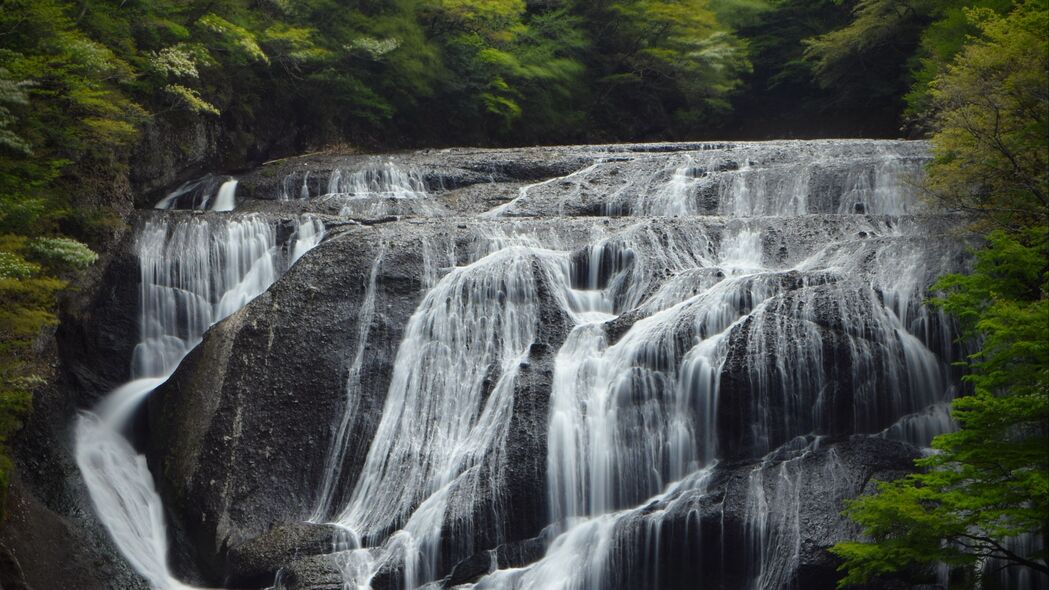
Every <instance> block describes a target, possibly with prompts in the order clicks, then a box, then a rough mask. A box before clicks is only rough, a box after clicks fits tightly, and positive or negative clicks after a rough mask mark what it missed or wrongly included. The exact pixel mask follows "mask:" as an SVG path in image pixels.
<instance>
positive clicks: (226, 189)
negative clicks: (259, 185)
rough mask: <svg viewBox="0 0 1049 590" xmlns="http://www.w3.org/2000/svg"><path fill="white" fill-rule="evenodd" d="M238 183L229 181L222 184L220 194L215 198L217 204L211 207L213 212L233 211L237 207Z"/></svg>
mask: <svg viewBox="0 0 1049 590" xmlns="http://www.w3.org/2000/svg"><path fill="white" fill-rule="evenodd" d="M236 196H237V181H236V180H227V181H226V182H224V183H222V186H221V187H219V192H218V194H217V195H216V196H215V204H214V205H213V206H212V207H211V210H212V211H232V210H234V209H235V208H236V207H237V199H236Z"/></svg>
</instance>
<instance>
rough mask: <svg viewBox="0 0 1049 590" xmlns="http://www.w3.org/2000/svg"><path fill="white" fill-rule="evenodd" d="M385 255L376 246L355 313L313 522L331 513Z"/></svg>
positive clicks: (354, 409) (353, 411)
mask: <svg viewBox="0 0 1049 590" xmlns="http://www.w3.org/2000/svg"><path fill="white" fill-rule="evenodd" d="M385 256H386V244H385V243H382V244H380V246H379V252H378V254H376V255H375V262H374V263H372V268H371V272H370V273H369V274H368V286H367V287H366V289H365V292H364V300H363V301H362V302H361V307H360V310H358V312H357V349H356V351H355V352H354V354H353V361H352V363H351V364H350V370H349V374H348V375H347V377H346V401H345V408H344V409H343V413H342V420H340V421H339V426H338V428H337V429H336V431H335V439H334V441H333V442H332V445H331V448H330V449H329V450H328V456H327V458H326V459H325V466H324V481H323V482H321V492H320V496H319V499H318V500H317V506H316V507H315V508H314V510H313V515H312V517H311V520H312V521H313V522H322V521H323V519H324V518H326V517H327V516H328V515H329V514H330V512H331V504H332V500H333V498H332V496H333V495H334V493H335V486H336V485H337V484H338V483H339V477H340V475H341V474H342V463H343V458H344V456H345V453H346V435H347V434H348V432H349V428H350V424H351V420H352V419H353V417H354V416H355V415H356V409H357V402H358V400H359V399H360V396H361V369H362V367H363V365H364V354H365V351H366V350H367V348H368V335H369V333H370V332H371V325H372V318H373V317H374V316H375V286H376V282H377V281H378V276H379V270H380V269H381V268H382V261H383V258H384V257H385Z"/></svg>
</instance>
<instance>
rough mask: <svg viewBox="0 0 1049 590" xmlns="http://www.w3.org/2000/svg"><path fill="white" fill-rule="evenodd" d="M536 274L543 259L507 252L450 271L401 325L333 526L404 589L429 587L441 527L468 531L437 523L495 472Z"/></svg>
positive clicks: (529, 328) (531, 331) (526, 338)
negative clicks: (400, 572)
mask: <svg viewBox="0 0 1049 590" xmlns="http://www.w3.org/2000/svg"><path fill="white" fill-rule="evenodd" d="M537 264H538V265H539V266H538V268H537ZM543 264H544V255H543V254H541V253H535V252H533V251H531V250H527V249H523V248H521V247H514V248H507V249H503V250H499V251H497V252H495V253H494V254H491V255H489V256H487V257H485V258H482V259H481V260H479V261H477V262H475V263H473V264H471V265H469V266H465V267H459V268H456V269H453V270H452V271H451V272H450V273H449V274H448V275H446V276H445V277H444V278H443V279H441V280H440V281H439V282H438V283H437V285H436V286H435V287H434V288H433V289H432V290H431V291H430V292H429V293H428V294H427V295H426V297H425V298H424V300H423V302H422V303H421V304H420V306H419V308H418V310H417V311H416V312H415V314H414V315H413V316H412V318H411V319H410V320H409V322H408V326H407V329H406V331H405V337H404V340H403V341H402V342H401V345H400V348H399V349H398V352H397V358H396V361H395V363H394V367H395V368H394V374H393V377H392V380H391V384H390V387H389V392H388V394H387V398H386V404H385V408H384V411H383V414H382V420H381V422H380V424H379V427H378V430H377V432H376V434H375V438H374V439H373V441H372V445H371V448H370V450H369V452H368V456H367V459H366V460H365V465H364V468H363V470H362V473H361V476H360V478H359V480H358V481H357V484H356V487H355V489H354V491H353V494H352V496H351V498H350V501H349V504H348V505H347V506H346V508H345V509H344V510H343V511H342V512H341V514H339V516H338V517H337V519H336V522H337V523H339V524H341V525H343V526H345V527H347V528H349V529H350V530H352V531H353V532H354V533H356V534H357V535H358V536H359V537H360V538H361V539H362V541H363V542H365V543H366V544H368V545H376V544H378V543H384V548H383V557H384V559H385V560H389V559H402V560H403V562H404V563H405V566H406V572H405V578H406V580H407V582H406V583H407V584H408V585H409V587H415V586H417V585H419V584H421V583H423V582H426V581H430V580H432V579H433V576H434V573H435V572H434V568H435V560H436V556H437V552H438V551H439V548H438V546H437V543H438V540H439V534H440V531H441V528H442V525H443V523H444V522H445V520H446V519H448V520H451V521H456V522H459V523H460V526H462V527H467V528H468V527H469V524H468V522H469V518H470V515H469V514H457V515H448V514H446V513H447V511H448V510H454V509H455V507H456V506H457V504H456V503H455V502H454V501H452V497H453V496H455V495H456V494H461V493H466V492H468V491H469V490H476V488H477V487H478V486H479V485H480V484H481V481H480V479H479V478H480V476H481V472H482V470H485V471H488V472H490V473H491V474H494V475H495V476H496V477H497V474H498V473H499V471H500V467H499V463H500V461H501V459H500V454H501V445H502V442H503V440H504V438H505V436H506V429H507V428H508V426H509V418H510V412H511V402H512V399H513V388H514V382H515V379H516V376H517V373H518V371H519V368H520V365H521V363H522V362H524V360H525V359H526V358H527V357H528V352H529V348H530V346H531V344H532V342H533V341H534V339H535V335H536V330H537V325H536V322H537V317H538V313H537V309H536V306H537V302H538V294H537V291H536V289H537V282H538V281H540V280H543V277H542V276H541V275H542V273H543V272H545V271H543V270H542V269H543V268H544V266H543ZM537 272H538V273H540V276H537ZM398 528H400V529H401V530H400V531H399V532H397V533H396V534H392V533H393V532H394V531H395V530H397V529H398ZM460 532H461V533H462V534H463V535H464V536H465V537H467V538H469V531H468V530H466V531H460ZM352 564H353V568H355V569H362V568H360V567H359V566H360V563H359V561H353V562H352ZM363 571H367V572H368V574H367V576H365V577H354V576H358V575H359V571H358V572H357V573H352V572H351V573H350V574H348V575H349V576H350V579H348V580H347V583H352V584H357V585H361V584H366V583H367V581H368V579H369V578H370V576H371V575H372V574H374V570H373V569H369V568H363Z"/></svg>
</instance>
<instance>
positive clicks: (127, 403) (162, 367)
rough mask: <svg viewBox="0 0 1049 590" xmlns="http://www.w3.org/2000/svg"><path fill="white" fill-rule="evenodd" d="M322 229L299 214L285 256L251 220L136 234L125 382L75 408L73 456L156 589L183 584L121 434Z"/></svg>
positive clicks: (118, 540) (193, 223) (262, 223)
mask: <svg viewBox="0 0 1049 590" xmlns="http://www.w3.org/2000/svg"><path fill="white" fill-rule="evenodd" d="M232 182H234V183H235V181H232ZM227 184H228V183H227ZM224 186H225V185H224ZM234 186H235V185H234ZM230 191H232V189H230ZM322 235H323V225H321V223H320V221H319V220H316V219H314V218H311V217H303V218H302V219H300V220H298V221H297V222H296V230H295V231H294V235H293V238H292V240H293V243H292V244H289V247H290V254H286V253H284V251H283V250H282V246H281V244H279V243H278V242H277V231H276V228H275V227H274V225H273V224H272V223H271V222H270V221H267V220H265V219H263V218H261V217H258V216H248V217H244V218H240V219H230V220H218V219H208V218H195V217H194V218H188V219H187V218H184V217H182V216H174V217H170V218H169V217H151V218H148V219H147V220H146V221H145V223H144V224H143V225H142V227H141V228H140V229H139V231H138V237H137V239H136V241H135V253H136V256H137V258H138V261H139V276H140V281H141V282H140V296H139V331H140V335H139V343H138V345H136V347H135V350H134V353H133V359H132V366H131V378H132V380H131V381H130V382H128V383H127V384H125V385H123V386H121V387H119V388H117V389H115V390H114V391H113V392H111V393H110V394H109V395H107V396H106V397H105V398H103V399H102V401H101V402H99V404H98V405H97V406H96V407H95V408H94V409H93V410H92V411H90V412H87V411H85V412H82V413H81V414H80V416H79V418H78V419H77V422H76V425H75V428H74V433H75V456H76V461H77V465H78V467H79V468H80V472H81V474H82V475H83V477H84V481H85V483H86V484H87V489H88V492H89V494H90V496H91V501H92V504H93V505H94V507H95V512H96V513H97V514H98V516H99V519H100V520H101V521H102V524H103V525H104V526H105V527H106V530H108V531H109V533H110V536H111V537H112V538H113V541H114V543H115V544H116V545H117V547H118V549H120V551H121V553H123V554H124V556H125V557H126V558H127V560H128V562H129V563H130V564H131V565H132V567H134V568H135V570H136V571H137V572H138V573H139V574H141V575H142V576H143V577H144V578H146V580H147V581H148V582H149V583H150V584H151V585H152V586H153V587H154V588H158V589H162V590H164V589H178V588H183V587H185V586H184V585H183V584H181V583H180V582H178V581H177V580H176V579H175V578H174V577H173V576H172V574H171V572H170V570H169V569H168V565H167V530H166V525H165V522H164V512H163V507H162V505H161V501H160V497H159V495H158V494H157V492H156V489H155V488H154V485H153V477H152V475H151V474H150V472H149V468H148V466H147V465H146V459H145V457H144V456H142V455H140V454H138V452H137V451H136V450H135V448H134V447H133V446H132V444H131V443H130V442H129V441H128V440H127V439H125V438H124V435H123V432H124V431H125V429H126V427H127V426H128V422H129V420H130V418H131V416H132V415H133V413H134V412H135V410H136V409H137V408H138V407H139V405H140V404H141V403H142V401H143V400H144V399H145V398H146V397H147V396H148V395H149V393H150V392H152V391H153V390H154V389H156V388H157V387H159V386H160V385H161V384H163V383H164V382H165V381H167V379H168V377H170V376H171V374H172V373H173V372H174V371H175V369H176V368H177V367H178V364H179V363H180V362H181V361H182V359H183V357H185V355H186V354H188V353H189V351H190V350H192V349H193V347H195V346H196V345H197V344H198V343H199V342H200V341H201V338H202V337H203V335H204V332H205V331H206V330H207V329H208V328H209V327H211V326H212V325H214V324H216V323H217V322H219V321H221V320H222V319H224V318H226V317H227V316H229V315H230V314H232V313H234V312H236V311H237V310H238V309H240V308H241V307H243V306H244V305H246V304H247V303H248V302H249V301H251V300H252V299H254V298H255V297H256V296H258V295H259V294H261V293H262V292H263V291H265V290H266V289H267V288H268V287H269V286H270V285H271V284H273V282H274V281H276V280H277V277H278V276H279V274H280V273H281V272H283V270H285V269H286V268H287V267H288V266H290V264H292V263H294V262H295V260H297V259H298V258H299V257H301V256H302V254H303V253H304V252H305V250H306V249H308V248H310V247H313V246H315V245H316V244H317V243H319V241H320V238H321V237H322Z"/></svg>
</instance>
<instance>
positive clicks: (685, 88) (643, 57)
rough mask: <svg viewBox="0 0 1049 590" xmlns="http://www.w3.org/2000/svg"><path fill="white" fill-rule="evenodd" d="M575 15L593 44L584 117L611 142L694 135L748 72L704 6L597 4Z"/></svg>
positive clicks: (685, 1)
mask: <svg viewBox="0 0 1049 590" xmlns="http://www.w3.org/2000/svg"><path fill="white" fill-rule="evenodd" d="M582 14H583V16H584V19H585V22H586V23H587V25H588V27H590V32H591V35H592V40H593V43H594V50H593V52H592V53H591V59H590V67H591V72H592V74H591V75H592V76H593V86H594V95H595V101H594V104H593V105H592V106H591V107H590V116H591V117H592V118H593V120H594V122H595V126H596V127H597V128H599V129H601V130H602V131H603V132H605V133H608V134H610V135H611V136H612V137H638V136H640V137H646V136H648V137H651V136H654V135H657V134H658V133H660V131H663V130H667V129H671V130H680V131H692V130H695V129H699V128H701V127H702V126H703V125H704V124H709V123H710V122H711V121H713V120H714V118H715V117H717V116H718V115H723V114H725V113H727V112H728V109H729V101H728V98H729V96H730V95H731V94H732V92H733V91H735V90H736V88H737V87H738V85H739V83H740V76H741V75H742V74H743V73H745V72H747V71H748V70H749V68H750V64H749V62H748V61H747V59H746V52H745V51H744V47H743V44H742V42H741V41H740V40H739V39H738V38H736V37H735V36H734V35H732V34H731V33H730V32H729V31H728V30H727V29H726V28H725V27H724V26H723V25H721V24H720V23H719V22H718V21H717V18H716V15H715V13H714V11H713V10H712V9H711V7H710V5H709V4H708V2H707V1H706V0H676V1H656V0H620V1H615V2H601V3H593V4H591V5H589V6H588V7H587V8H585V9H584V10H583V12H582ZM624 113H630V116H628V117H624V116H623V114H624Z"/></svg>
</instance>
